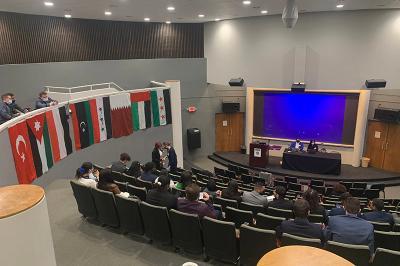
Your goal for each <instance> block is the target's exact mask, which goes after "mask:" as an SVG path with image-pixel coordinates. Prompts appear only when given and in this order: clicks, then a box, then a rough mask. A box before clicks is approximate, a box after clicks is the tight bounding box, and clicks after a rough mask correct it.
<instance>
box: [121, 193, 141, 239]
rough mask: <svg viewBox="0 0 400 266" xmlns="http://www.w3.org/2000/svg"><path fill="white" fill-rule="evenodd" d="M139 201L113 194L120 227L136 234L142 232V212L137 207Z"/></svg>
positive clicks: (124, 230) (126, 231)
mask: <svg viewBox="0 0 400 266" xmlns="http://www.w3.org/2000/svg"><path fill="white" fill-rule="evenodd" d="M139 203H140V201H139V200H138V199H134V198H125V197H122V196H119V195H115V204H116V206H117V211H118V217H119V222H120V228H121V230H122V231H123V232H125V233H133V234H136V235H143V234H144V226H143V221H142V214H141V213H140V208H139Z"/></svg>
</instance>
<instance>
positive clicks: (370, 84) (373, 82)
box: [365, 79, 386, 89]
mask: <svg viewBox="0 0 400 266" xmlns="http://www.w3.org/2000/svg"><path fill="white" fill-rule="evenodd" d="M365 86H366V87H367V88H369V89H371V88H385V87H386V80H384V79H367V80H366V81H365Z"/></svg>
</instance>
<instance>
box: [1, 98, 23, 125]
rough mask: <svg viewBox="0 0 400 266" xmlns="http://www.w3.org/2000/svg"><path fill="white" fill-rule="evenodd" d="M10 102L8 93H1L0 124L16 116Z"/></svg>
mask: <svg viewBox="0 0 400 266" xmlns="http://www.w3.org/2000/svg"><path fill="white" fill-rule="evenodd" d="M11 104H12V99H11V96H10V95H8V94H3V95H1V102H0V124H3V123H4V122H6V121H8V120H10V119H12V118H14V117H17V116H18V115H20V114H19V113H18V114H13V113H12V110H11V107H10V105H11Z"/></svg>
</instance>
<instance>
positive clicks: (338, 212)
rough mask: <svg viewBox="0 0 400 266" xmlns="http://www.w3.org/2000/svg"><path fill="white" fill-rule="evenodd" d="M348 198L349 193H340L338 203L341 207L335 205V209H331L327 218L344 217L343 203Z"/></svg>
mask: <svg viewBox="0 0 400 266" xmlns="http://www.w3.org/2000/svg"><path fill="white" fill-rule="evenodd" d="M349 197H351V194H350V193H349V192H345V193H342V195H340V201H341V203H342V204H341V205H339V204H337V205H336V208H333V209H331V210H330V212H329V216H336V215H345V214H346V211H345V209H344V202H345V201H346V200H347V198H349Z"/></svg>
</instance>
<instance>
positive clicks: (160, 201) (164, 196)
mask: <svg viewBox="0 0 400 266" xmlns="http://www.w3.org/2000/svg"><path fill="white" fill-rule="evenodd" d="M177 200H178V197H177V196H175V195H173V194H171V193H170V192H168V191H165V190H164V191H160V190H158V189H152V190H150V191H149V192H148V193H147V196H146V202H147V203H150V204H153V205H156V206H161V207H167V208H168V209H176V208H177Z"/></svg>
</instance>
